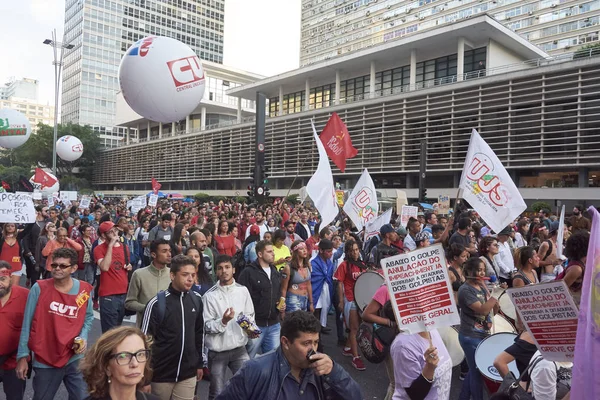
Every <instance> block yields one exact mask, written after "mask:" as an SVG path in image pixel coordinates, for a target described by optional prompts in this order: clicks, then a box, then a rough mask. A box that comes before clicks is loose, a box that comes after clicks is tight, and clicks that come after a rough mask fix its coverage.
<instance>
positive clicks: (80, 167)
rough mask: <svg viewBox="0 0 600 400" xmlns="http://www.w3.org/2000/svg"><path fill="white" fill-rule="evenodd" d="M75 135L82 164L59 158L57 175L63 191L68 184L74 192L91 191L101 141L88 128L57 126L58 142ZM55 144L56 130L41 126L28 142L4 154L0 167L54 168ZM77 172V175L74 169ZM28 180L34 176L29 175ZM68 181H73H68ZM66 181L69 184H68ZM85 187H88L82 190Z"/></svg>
mask: <svg viewBox="0 0 600 400" xmlns="http://www.w3.org/2000/svg"><path fill="white" fill-rule="evenodd" d="M65 135H72V136H75V137H77V138H78V139H79V140H81V143H83V155H82V156H81V158H80V159H79V160H76V161H73V162H69V161H64V160H62V159H61V158H60V157H58V156H57V157H56V174H57V175H58V179H59V181H60V184H61V189H62V188H64V189H66V190H68V189H67V188H66V187H65V184H69V185H70V188H71V189H72V190H78V189H82V188H89V187H91V185H90V182H91V181H92V173H93V170H94V164H95V163H96V157H97V155H98V153H99V151H100V148H101V146H100V137H99V136H98V134H97V133H96V132H94V131H93V130H92V129H91V128H90V127H88V126H81V125H73V124H63V125H59V126H58V133H57V136H58V138H60V137H62V136H65ZM53 142H54V128H53V127H51V126H48V125H44V124H39V125H38V131H37V133H36V134H33V135H31V136H30V137H29V140H28V141H27V142H26V143H25V144H24V145H22V146H21V147H18V148H16V149H13V150H9V151H6V152H4V153H3V154H2V155H1V156H0V164H1V165H4V166H6V167H12V166H19V167H23V168H25V169H27V170H28V172H27V174H29V171H32V170H33V169H34V168H36V167H47V168H52V148H53ZM74 168H76V170H75V171H76V173H74V172H73V169H74ZM27 174H25V176H27V177H28V178H29V177H31V175H27ZM68 178H73V179H72V180H68ZM65 179H67V181H66V182H65ZM81 185H85V186H81Z"/></svg>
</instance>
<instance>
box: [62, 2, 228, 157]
mask: <svg viewBox="0 0 600 400" xmlns="http://www.w3.org/2000/svg"><path fill="white" fill-rule="evenodd" d="M224 10H225V0H185V1H182V0H66V2H65V39H64V42H65V43H71V44H74V45H75V47H74V48H73V49H72V50H67V51H66V53H65V59H64V71H63V89H62V121H63V122H72V123H77V124H81V125H90V126H91V127H92V128H93V129H94V130H95V131H97V132H98V133H99V134H100V137H101V138H102V139H104V140H103V143H104V144H105V145H106V146H111V143H115V142H116V140H115V139H119V138H123V137H124V135H125V129H124V128H115V116H116V97H117V96H116V95H117V92H118V91H119V89H120V88H119V79H118V70H119V63H120V61H121V57H122V55H123V54H124V53H125V51H126V50H127V49H128V48H129V46H131V44H133V43H134V42H135V41H137V40H139V39H142V38H144V37H146V36H150V35H157V36H167V37H172V38H174V39H177V40H179V41H181V42H183V43H185V44H187V45H188V46H190V48H192V49H193V50H194V51H195V52H196V53H197V54H198V56H199V57H200V58H201V59H203V60H209V61H213V62H216V63H222V62H223V32H224V20H225V14H224Z"/></svg>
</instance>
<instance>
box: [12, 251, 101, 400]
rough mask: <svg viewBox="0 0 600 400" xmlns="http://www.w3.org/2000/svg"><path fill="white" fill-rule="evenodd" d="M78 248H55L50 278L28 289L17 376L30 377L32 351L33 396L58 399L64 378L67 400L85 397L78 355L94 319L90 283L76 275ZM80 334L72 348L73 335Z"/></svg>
mask: <svg viewBox="0 0 600 400" xmlns="http://www.w3.org/2000/svg"><path fill="white" fill-rule="evenodd" d="M78 258H79V257H78V255H77V252H76V251H75V250H73V249H68V248H61V249H56V250H55V251H54V253H52V264H51V268H52V279H43V280H39V281H37V283H36V284H35V285H33V287H32V288H31V290H30V291H29V295H28V297H27V304H26V306H25V313H24V316H23V326H22V328H21V336H20V338H19V349H18V351H17V360H18V361H17V367H16V370H15V372H16V375H17V378H19V379H23V380H25V379H27V372H28V370H29V366H28V361H29V356H30V353H33V360H32V363H33V370H34V375H33V392H34V394H33V398H34V400H51V399H54V396H55V395H56V392H57V391H58V388H59V387H60V384H61V382H62V383H64V385H65V387H66V389H67V392H69V399H71V400H82V399H83V398H85V396H86V385H85V383H84V381H83V376H82V375H81V371H80V370H79V360H80V359H81V358H82V357H83V353H84V352H85V349H86V342H87V337H88V333H89V331H90V329H91V327H92V323H93V321H94V310H93V309H92V303H91V301H90V296H91V292H92V290H93V289H92V285H90V284H89V283H87V282H84V281H80V280H77V279H73V278H72V277H71V276H72V274H74V273H75V271H77V261H78ZM75 338H81V339H82V342H80V343H79V344H78V345H77V347H75V348H74V344H75V342H74V339H75Z"/></svg>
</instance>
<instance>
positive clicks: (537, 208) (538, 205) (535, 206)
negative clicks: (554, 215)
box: [531, 201, 552, 213]
mask: <svg viewBox="0 0 600 400" xmlns="http://www.w3.org/2000/svg"><path fill="white" fill-rule="evenodd" d="M531 209H532V210H533V211H535V212H536V213H538V212H540V210H542V209H546V210H552V206H551V205H550V204H548V203H546V202H545V201H536V202H535V203H533V204H532V205H531Z"/></svg>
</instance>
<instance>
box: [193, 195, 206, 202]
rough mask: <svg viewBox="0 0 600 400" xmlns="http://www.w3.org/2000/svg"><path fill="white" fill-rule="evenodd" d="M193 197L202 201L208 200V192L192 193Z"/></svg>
mask: <svg viewBox="0 0 600 400" xmlns="http://www.w3.org/2000/svg"><path fill="white" fill-rule="evenodd" d="M194 198H195V199H196V200H198V201H204V202H207V201H210V200H209V199H210V195H209V194H208V193H196V194H195V195H194Z"/></svg>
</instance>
